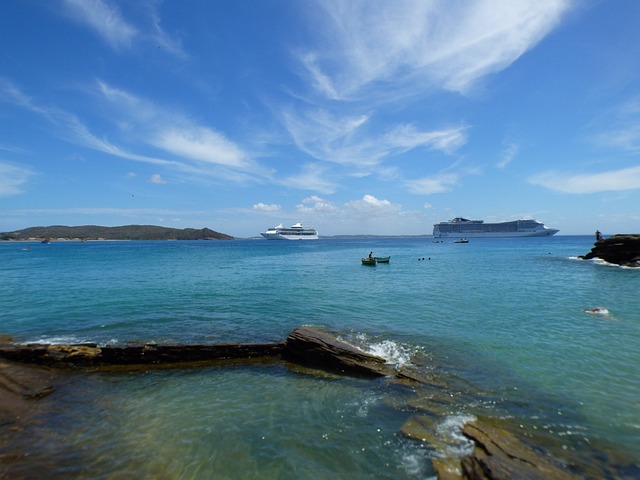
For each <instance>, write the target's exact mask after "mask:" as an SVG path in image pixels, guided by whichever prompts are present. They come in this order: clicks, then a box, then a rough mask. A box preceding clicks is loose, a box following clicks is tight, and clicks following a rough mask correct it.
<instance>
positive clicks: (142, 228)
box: [0, 225, 234, 242]
mask: <svg viewBox="0 0 640 480" xmlns="http://www.w3.org/2000/svg"><path fill="white" fill-rule="evenodd" d="M233 239H234V237H232V236H231V235H226V234H224V233H220V232H216V231H214V230H211V229H209V228H201V229H196V228H183V229H179V228H168V227H158V226H155V225H124V226H121V227H101V226H97V225H83V226H78V227H67V226H64V225H52V226H49V227H30V228H25V229H23V230H16V231H14V232H0V241H45V242H47V241H55V240H67V241H69V240H76V241H88V240H233Z"/></svg>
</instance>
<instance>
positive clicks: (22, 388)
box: [0, 360, 55, 477]
mask: <svg viewBox="0 0 640 480" xmlns="http://www.w3.org/2000/svg"><path fill="white" fill-rule="evenodd" d="M54 376H55V375H54V373H53V372H51V371H50V370H47V369H45V368H43V367H36V366H33V365H21V364H17V363H13V362H8V361H6V360H0V427H2V428H0V450H2V449H4V447H6V446H8V445H10V444H11V439H12V437H13V435H15V431H17V430H20V428H21V424H22V422H26V421H28V420H29V419H30V418H31V417H32V416H33V415H34V414H35V413H36V411H37V407H38V402H37V400H38V399H40V398H42V397H45V396H47V395H49V394H50V393H51V392H53V390H54V387H53V381H54ZM0 477H2V474H1V473H0Z"/></svg>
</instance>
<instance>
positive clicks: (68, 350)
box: [0, 343, 283, 366]
mask: <svg viewBox="0 0 640 480" xmlns="http://www.w3.org/2000/svg"><path fill="white" fill-rule="evenodd" d="M282 346H283V344H282V343H257V344H253V343H218V344H212V345H156V344H145V345H125V346H113V345H106V346H103V347H100V346H98V345H97V344H95V343H83V344H77V345H42V344H27V345H16V344H5V345H0V357H2V358H6V359H9V360H14V361H20V362H28V363H35V364H40V365H54V366H56V365H58V366H60V365H75V366H105V365H149V364H156V365H157V364H172V363H187V362H206V361H212V360H229V359H251V358H264V357H271V356H280V355H281V354H282Z"/></svg>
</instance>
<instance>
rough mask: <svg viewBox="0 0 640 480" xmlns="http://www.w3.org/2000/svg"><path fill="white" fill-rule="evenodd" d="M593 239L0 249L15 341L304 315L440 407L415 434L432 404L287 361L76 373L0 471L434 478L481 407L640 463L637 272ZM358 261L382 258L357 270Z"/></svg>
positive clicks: (155, 334) (247, 329)
mask: <svg viewBox="0 0 640 480" xmlns="http://www.w3.org/2000/svg"><path fill="white" fill-rule="evenodd" d="M593 241H594V238H593V237H586V236H554V237H550V238H529V239H470V242H469V243H468V244H456V243H453V241H452V240H445V241H444V242H443V243H434V242H433V241H432V239H431V238H430V237H425V238H416V237H413V238H349V239H338V238H333V239H320V240H318V241H301V242H286V241H280V242H278V241H266V240H234V241H175V242H142V241H139V242H52V243H50V244H40V243H22V242H21V243H13V242H12V243H0V275H1V278H2V281H0V309H1V310H0V334H4V335H10V336H11V337H13V339H14V341H16V342H24V343H33V342H40V343H78V342H97V343H98V344H101V345H104V344H119V345H122V344H126V343H130V342H136V343H139V342H146V343H149V342H155V343H216V342H270V341H281V340H283V339H285V338H286V336H287V335H288V334H289V333H290V332H291V331H292V330H293V329H294V328H296V327H298V326H301V325H312V326H316V327H320V328H322V329H324V330H326V331H328V332H331V333H333V334H336V335H337V336H339V337H340V338H342V339H344V340H346V341H349V342H351V343H353V344H355V345H356V346H358V347H359V348H362V349H363V350H365V351H368V352H371V353H375V354H378V355H381V356H383V357H385V358H386V359H387V361H388V362H389V363H394V364H398V365H403V364H409V363H414V364H416V365H420V367H419V368H423V369H425V370H427V371H428V372H429V374H430V375H432V376H433V378H434V379H437V381H438V382H441V384H443V385H448V386H449V388H450V394H448V395H449V396H450V397H451V400H450V401H449V402H448V403H446V404H442V405H441V406H440V407H438V408H439V410H438V415H437V417H436V418H435V419H434V437H435V438H436V439H435V440H433V439H432V440H426V441H420V440H414V439H410V438H407V437H406V436H405V435H403V434H402V433H401V428H402V426H403V424H405V422H407V421H408V420H409V419H410V418H411V417H412V416H414V415H419V414H420V411H419V408H418V407H416V404H418V403H420V402H423V401H425V399H420V400H417V399H416V395H419V392H416V391H414V390H413V389H411V388H407V387H406V386H403V385H398V384H396V383H394V382H390V381H389V380H388V379H386V380H385V379H381V380H370V379H362V378H353V377H343V376H338V375H334V374H330V373H324V372H318V371H314V370H310V369H305V368H298V367H295V366H293V365H290V364H287V363H285V362H273V363H269V362H264V363H257V364H250V363H246V362H235V363H231V364H229V365H224V366H223V365H210V366H203V367H199V368H195V367H189V368H178V369H142V370H133V371H117V370H116V371H110V372H84V373H74V372H70V373H68V374H67V376H66V377H65V381H63V382H62V383H61V385H59V386H58V388H57V390H56V391H55V392H54V393H53V394H52V395H50V396H49V397H47V398H45V399H43V400H40V402H44V403H45V405H49V406H50V408H48V409H46V410H45V411H46V413H43V414H41V415H40V416H39V417H38V418H37V421H34V422H32V423H31V424H29V425H28V426H27V428H26V430H25V431H23V432H21V433H20V434H19V435H16V439H15V442H14V444H13V446H12V448H13V449H14V451H21V452H23V455H22V456H20V455H14V456H12V457H11V459H10V461H8V462H6V464H5V465H3V466H2V467H0V468H2V469H3V470H0V477H2V474H5V475H6V476H7V477H8V478H14V477H15V478H32V477H31V476H32V475H35V473H34V472H38V475H39V476H40V477H41V478H42V477H46V478H49V479H51V480H53V479H58V478H65V479H75V478H104V479H115V478H118V479H121V478H154V479H178V478H179V479H210V478H216V479H218V478H219V479H225V478H229V479H232V478H247V479H301V478H313V479H325V478H327V479H328V478H331V479H334V478H352V479H359V478H367V479H371V478H381V479H382V478H389V479H403V478H407V479H415V478H432V477H433V476H434V471H433V469H432V466H431V460H432V459H433V458H437V457H450V456H456V455H458V456H459V455H464V454H465V452H467V451H468V449H469V447H470V446H469V445H468V443H467V442H465V440H464V438H463V437H461V435H460V429H461V427H462V425H463V424H464V422H466V421H468V420H470V419H473V418H477V417H478V416H495V417H500V418H504V419H507V420H509V421H513V422H516V423H517V424H518V425H520V428H522V429H524V430H527V431H532V432H538V433H540V434H542V435H544V436H547V437H549V438H551V439H552V441H553V442H557V443H558V445H560V448H561V449H562V450H564V451H566V452H567V454H569V455H574V456H575V457H577V458H579V459H580V461H584V462H585V463H589V462H601V461H602V462H605V463H608V464H616V465H622V467H621V469H622V470H621V471H622V472H634V471H636V472H637V471H638V470H637V468H638V464H640V460H639V459H640V373H639V368H640V294H639V293H640V269H635V270H634V269H630V268H621V267H616V266H612V265H608V264H605V263H603V262H601V261H585V260H580V259H578V258H577V257H578V256H579V255H584V254H586V253H587V252H588V251H589V250H590V249H591V247H592V246H593ZM369 251H373V254H374V255H377V256H388V255H390V256H391V262H390V263H389V264H388V265H385V264H379V265H377V266H375V267H369V266H363V265H361V262H360V257H363V256H366V255H367V254H368V253H369ZM594 307H605V308H606V309H607V310H608V314H605V315H596V314H592V313H587V311H588V310H589V309H591V308H594ZM594 452H597V453H594ZM0 453H2V452H0ZM5 453H6V452H5ZM14 453H15V452H14ZM634 469H636V470H634Z"/></svg>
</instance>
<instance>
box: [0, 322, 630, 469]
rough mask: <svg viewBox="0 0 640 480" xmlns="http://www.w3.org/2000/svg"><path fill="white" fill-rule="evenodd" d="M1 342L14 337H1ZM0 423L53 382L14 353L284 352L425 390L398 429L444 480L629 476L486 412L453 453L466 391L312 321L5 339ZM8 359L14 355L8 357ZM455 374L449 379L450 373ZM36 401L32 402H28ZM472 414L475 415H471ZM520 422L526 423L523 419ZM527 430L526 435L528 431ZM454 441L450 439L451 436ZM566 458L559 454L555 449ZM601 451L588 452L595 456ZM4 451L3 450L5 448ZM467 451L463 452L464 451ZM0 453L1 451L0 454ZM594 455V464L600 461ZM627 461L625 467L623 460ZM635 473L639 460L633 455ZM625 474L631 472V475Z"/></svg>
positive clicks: (118, 357) (235, 356) (64, 360)
mask: <svg viewBox="0 0 640 480" xmlns="http://www.w3.org/2000/svg"><path fill="white" fill-rule="evenodd" d="M3 340H4V342H10V339H8V338H4V339H3ZM0 358H4V359H5V360H0V426H7V425H9V426H10V428H13V427H11V426H12V424H14V423H15V422H16V421H17V420H16V419H19V418H24V415H25V412H27V411H28V410H29V408H30V407H31V406H33V403H32V399H36V398H40V397H42V396H45V395H47V394H48V393H50V392H51V391H52V390H53V384H52V379H53V373H52V370H48V369H46V368H43V367H40V366H33V365H30V366H26V365H19V364H16V363H14V362H15V361H20V362H26V363H31V364H40V365H51V366H69V365H72V366H80V367H91V368H96V367H100V368H103V367H105V366H109V365H127V366H135V365H144V368H148V367H149V366H153V365H157V366H160V365H173V366H181V365H188V364H191V365H192V364H193V363H194V362H198V364H202V362H205V363H206V362H212V361H215V362H219V361H225V360H232V361H234V362H235V361H238V360H244V361H246V360H250V361H259V362H264V361H272V360H274V359H275V360H280V359H284V360H287V361H289V362H291V364H293V365H303V366H305V367H306V366H309V367H313V368H316V369H321V370H324V371H328V372H334V373H340V374H350V375H357V376H366V377H387V379H388V381H389V382H390V383H395V384H400V385H406V386H409V388H410V390H411V391H412V392H413V393H414V395H415V394H417V393H418V392H422V393H423V396H422V397H421V398H420V399H419V400H415V401H413V402H409V404H407V405H406V407H407V408H409V409H410V410H412V411H414V413H415V414H414V415H413V416H411V417H410V418H409V419H408V420H407V421H406V422H405V424H404V425H403V426H402V427H401V429H400V430H401V432H402V433H403V434H404V435H405V436H407V437H408V438H412V439H415V440H417V441H421V442H425V443H426V444H427V445H429V447H430V448H431V449H432V450H433V451H434V452H436V453H437V455H436V458H434V460H433V467H434V469H435V471H436V472H437V475H438V478H439V479H441V480H448V479H473V480H489V479H492V480H499V479H505V480H506V479H512V478H519V479H540V480H542V479H545V480H547V479H552V480H554V479H557V480H569V479H577V478H627V477H624V476H621V475H620V469H618V467H617V466H616V467H613V466H608V465H605V463H607V462H592V463H591V464H587V465H585V464H584V457H583V458H570V457H567V455H566V453H567V452H564V454H563V451H562V449H558V448H557V445H553V444H552V442H549V441H547V440H545V439H543V438H538V437H534V436H533V435H532V434H531V433H530V432H526V435H523V432H522V431H521V430H519V429H518V427H517V426H516V425H514V424H513V423H505V421H502V423H500V421H497V420H496V419H495V418H482V419H477V418H476V419H474V420H472V421H468V419H463V421H461V422H460V424H461V425H462V423H464V422H467V423H466V424H464V427H462V426H460V428H461V430H462V431H461V433H462V435H463V436H464V438H457V439H456V442H458V443H459V444H457V445H455V446H457V447H459V446H460V445H462V446H463V447H464V448H463V449H462V453H460V448H457V449H456V450H457V451H458V452H459V453H456V454H455V455H452V454H450V453H448V452H449V451H450V450H451V449H450V448H448V447H449V446H451V445H450V440H447V439H446V438H443V436H442V434H440V433H439V432H438V428H437V426H438V423H439V421H440V420H441V419H442V418H443V417H444V416H448V415H451V412H452V411H459V408H458V407H457V406H456V405H457V404H458V402H462V403H463V404H466V405H471V404H473V399H465V398H464V397H465V395H463V394H462V393H460V392H462V391H463V390H464V389H457V388H455V386H454V385H450V384H449V383H442V382H439V381H436V379H434V378H432V376H431V375H427V374H426V373H425V370H424V368H419V367H417V366H403V367H402V368H397V369H396V368H395V367H393V366H392V365H389V364H387V363H386V362H385V360H384V359H383V358H381V357H378V356H375V355H371V354H368V353H366V352H364V351H362V350H360V349H358V348H356V347H355V346H353V345H350V344H348V343H346V342H343V341H341V340H339V339H337V338H336V337H335V336H333V335H331V334H329V333H326V332H323V331H321V330H319V329H316V328H313V327H300V328H297V329H295V330H293V331H292V332H291V334H289V336H288V337H287V339H286V340H285V341H284V342H282V343H264V344H239V343H227V344H213V345H156V344H146V345H125V346H102V347H101V346H98V345H97V344H95V343H88V344H79V345H40V344H32V345H21V344H14V343H4V344H0ZM6 359H9V361H7V360H6ZM450 381H451V379H450ZM30 402H31V403H30ZM474 418H475V417H474ZM520 429H522V426H520ZM10 436H11V432H10V431H9V429H6V428H4V429H0V446H2V444H3V441H4V442H5V444H6V439H10V438H11V437H10ZM525 436H526V439H525V438H524V437H525ZM447 442H449V443H447ZM558 452H560V456H561V457H562V458H563V460H560V459H559V457H557V456H556V455H558ZM598 456H599V454H598V452H596V451H595V450H594V451H591V452H589V457H590V458H596V457H598ZM0 457H1V455H0ZM461 457H462V458H461ZM0 461H1V458H0ZM596 463H597V464H596ZM625 468H626V467H625ZM628 470H629V471H632V472H633V473H634V474H635V473H637V468H636V465H635V463H634V462H631V463H629V466H628ZM628 478H632V477H631V476H629V477H628Z"/></svg>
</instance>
